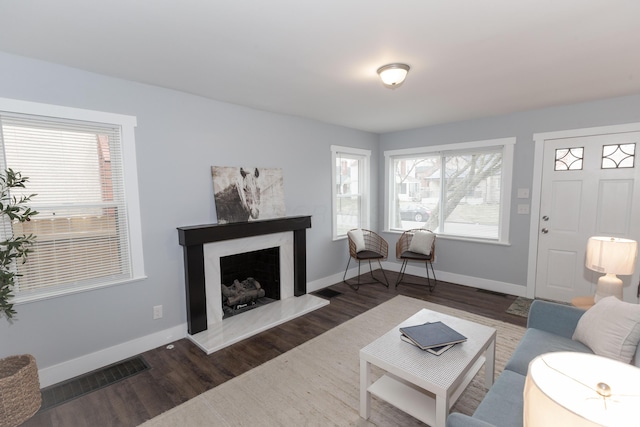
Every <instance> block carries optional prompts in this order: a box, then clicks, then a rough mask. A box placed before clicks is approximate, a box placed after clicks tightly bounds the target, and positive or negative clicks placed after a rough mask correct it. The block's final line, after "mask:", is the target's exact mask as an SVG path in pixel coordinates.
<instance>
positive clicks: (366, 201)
mask: <svg viewBox="0 0 640 427" xmlns="http://www.w3.org/2000/svg"><path fill="white" fill-rule="evenodd" d="M338 153H344V154H347V155H353V156H354V157H361V158H362V162H361V163H362V164H361V166H362V168H361V169H362V170H359V174H360V178H361V181H362V182H359V185H361V186H362V198H361V203H362V206H361V208H362V211H361V213H360V214H361V217H360V218H359V225H358V227H359V228H370V224H371V150H365V149H362V148H350V147H343V146H339V145H332V146H331V239H332V240H333V241H337V240H341V239H342V238H344V237H345V236H343V235H340V236H339V235H338V221H337V217H338V207H337V205H336V200H337V194H336V186H337V182H336V175H337V171H336V157H337V154H338ZM359 181H360V180H359Z"/></svg>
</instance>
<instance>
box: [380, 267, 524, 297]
mask: <svg viewBox="0 0 640 427" xmlns="http://www.w3.org/2000/svg"><path fill="white" fill-rule="evenodd" d="M436 261H437V258H436ZM435 265H436V262H434V266H435ZM382 266H383V267H384V268H385V269H386V270H387V271H396V272H399V271H400V264H398V263H395V262H389V261H385V262H383V263H382ZM406 273H407V274H411V275H414V276H418V277H426V272H425V270H424V266H422V265H420V266H418V265H407V269H406ZM435 275H436V278H437V280H438V281H442V282H449V283H455V284H456V285H463V286H469V287H472V288H478V289H484V290H488V291H492V292H502V293H504V294H509V295H515V296H525V294H526V288H525V287H524V286H522V285H517V284H514V283H508V282H500V281H498V280H491V279H483V278H480V277H473V276H465V275H463V274H456V273H450V272H447V271H440V270H437V269H436V270H435ZM391 286H393V284H391ZM400 286H402V285H400ZM438 286H440V285H438Z"/></svg>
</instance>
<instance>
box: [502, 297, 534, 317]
mask: <svg viewBox="0 0 640 427" xmlns="http://www.w3.org/2000/svg"><path fill="white" fill-rule="evenodd" d="M532 302H533V300H532V299H530V298H525V297H518V298H516V299H515V301H513V302H512V303H511V305H510V306H509V308H507V313H509V314H514V315H516V316H520V317H528V316H529V308H530V307H531V303H532Z"/></svg>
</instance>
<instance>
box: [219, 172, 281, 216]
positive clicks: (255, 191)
mask: <svg viewBox="0 0 640 427" xmlns="http://www.w3.org/2000/svg"><path fill="white" fill-rule="evenodd" d="M211 176H212V178H213V194H214V200H215V203H216V214H217V216H218V223H219V224H225V223H230V222H246V221H255V220H260V219H269V218H281V217H284V216H285V214H286V209H285V205H284V180H283V177H282V169H279V168H256V167H236V166H212V167H211Z"/></svg>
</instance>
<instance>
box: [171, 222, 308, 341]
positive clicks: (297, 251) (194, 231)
mask: <svg viewBox="0 0 640 427" xmlns="http://www.w3.org/2000/svg"><path fill="white" fill-rule="evenodd" d="M307 228H311V217H310V216H293V217H285V218H276V219H268V220H262V221H252V222H236V223H231V224H208V225H194V226H189V227H178V240H179V243H180V245H181V246H182V249H183V254H184V274H185V287H186V295H187V323H188V329H189V334H190V335H194V334H197V333H198V332H202V331H204V330H206V329H207V298H206V290H205V277H204V248H203V245H204V244H206V243H213V242H220V241H224V240H232V239H241V238H244V237H252V236H260V235H264V234H274V233H282V232H289V231H291V232H293V286H294V295H295V296H300V295H304V294H306V293H307V252H306V247H307V244H306V229H307Z"/></svg>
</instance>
